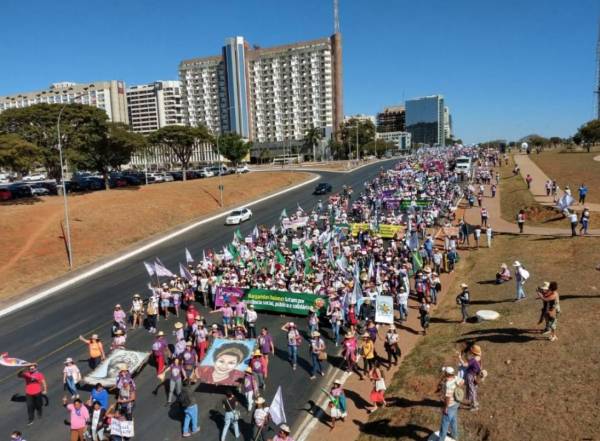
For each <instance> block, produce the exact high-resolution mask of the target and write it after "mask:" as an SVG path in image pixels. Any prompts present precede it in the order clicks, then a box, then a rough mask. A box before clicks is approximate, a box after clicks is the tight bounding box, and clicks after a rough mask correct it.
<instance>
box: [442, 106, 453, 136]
mask: <svg viewBox="0 0 600 441" xmlns="http://www.w3.org/2000/svg"><path fill="white" fill-rule="evenodd" d="M453 136H454V134H453V133H452V114H451V113H450V109H449V108H448V106H445V107H444V139H450V138H452V137H453Z"/></svg>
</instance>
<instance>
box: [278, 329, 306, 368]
mask: <svg viewBox="0 0 600 441" xmlns="http://www.w3.org/2000/svg"><path fill="white" fill-rule="evenodd" d="M281 330H282V331H285V332H286V333H287V344H288V361H289V362H290V364H291V365H292V369H293V370H296V367H297V366H298V347H299V346H300V343H301V342H302V337H301V336H300V332H298V330H297V329H296V325H295V324H294V322H289V323H286V324H285V325H283V326H282V327H281Z"/></svg>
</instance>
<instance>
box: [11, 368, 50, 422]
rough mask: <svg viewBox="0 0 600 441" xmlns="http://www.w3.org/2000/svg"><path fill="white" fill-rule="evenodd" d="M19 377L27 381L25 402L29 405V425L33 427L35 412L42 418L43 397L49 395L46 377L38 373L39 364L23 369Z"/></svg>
mask: <svg viewBox="0 0 600 441" xmlns="http://www.w3.org/2000/svg"><path fill="white" fill-rule="evenodd" d="M17 376H18V377H20V378H23V380H25V402H26V403H27V417H28V422H27V425H28V426H31V425H32V424H33V420H34V412H37V415H38V418H42V406H43V398H42V396H43V395H46V394H47V393H48V386H47V385H46V377H44V374H42V373H41V372H40V371H38V365H37V363H32V364H31V365H29V367H28V368H26V369H22V370H20V371H19V372H18V373H17Z"/></svg>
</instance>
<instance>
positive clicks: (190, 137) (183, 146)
mask: <svg viewBox="0 0 600 441" xmlns="http://www.w3.org/2000/svg"><path fill="white" fill-rule="evenodd" d="M211 140H212V137H211V136H210V133H209V132H208V129H207V128H206V127H205V126H203V125H200V126H198V127H189V126H165V127H162V128H160V129H158V130H157V131H155V132H153V133H151V134H150V136H149V137H148V141H149V142H151V143H153V144H158V145H162V146H163V147H166V148H167V149H169V150H170V151H171V152H172V153H173V155H174V156H175V157H176V158H177V160H178V161H179V162H180V164H181V170H182V172H183V180H184V181H185V180H186V175H187V170H188V166H189V164H190V159H191V158H192V154H193V153H194V149H195V148H197V147H198V145H199V144H202V143H205V142H210V141H211Z"/></svg>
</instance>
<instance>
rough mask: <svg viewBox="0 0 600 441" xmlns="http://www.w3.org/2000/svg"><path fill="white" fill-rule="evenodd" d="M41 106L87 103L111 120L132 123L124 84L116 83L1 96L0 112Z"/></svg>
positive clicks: (54, 86) (58, 85)
mask: <svg viewBox="0 0 600 441" xmlns="http://www.w3.org/2000/svg"><path fill="white" fill-rule="evenodd" d="M40 103H47V104H66V103H80V104H86V105H90V106H94V107H98V108H99V109H102V110H104V111H105V112H106V114H107V115H108V119H109V120H110V121H113V122H120V123H124V124H129V118H128V115H127V100H126V98H125V83H124V82H123V81H117V80H111V81H97V82H94V83H85V84H81V83H70V82H62V83H54V84H52V85H50V88H49V89H47V90H40V91H36V92H24V93H18V94H13V95H9V96H3V97H0V112H2V111H4V110H7V109H13V108H20V107H29V106H32V105H34V104H40Z"/></svg>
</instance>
